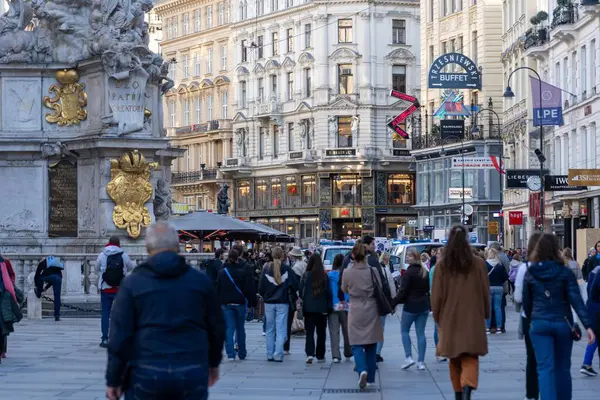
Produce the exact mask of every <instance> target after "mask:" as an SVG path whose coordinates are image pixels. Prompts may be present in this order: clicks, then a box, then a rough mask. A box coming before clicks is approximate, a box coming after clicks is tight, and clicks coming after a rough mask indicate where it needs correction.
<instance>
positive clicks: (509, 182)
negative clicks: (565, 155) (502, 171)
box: [506, 169, 550, 189]
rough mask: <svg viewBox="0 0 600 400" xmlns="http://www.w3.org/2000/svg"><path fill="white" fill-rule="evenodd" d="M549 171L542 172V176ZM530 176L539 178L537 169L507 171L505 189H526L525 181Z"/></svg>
mask: <svg viewBox="0 0 600 400" xmlns="http://www.w3.org/2000/svg"><path fill="white" fill-rule="evenodd" d="M549 173H550V171H548V170H547V169H545V170H544V176H546V175H548V174H549ZM532 176H540V170H539V169H507V170H506V189H527V179H529V178H531V177H532Z"/></svg>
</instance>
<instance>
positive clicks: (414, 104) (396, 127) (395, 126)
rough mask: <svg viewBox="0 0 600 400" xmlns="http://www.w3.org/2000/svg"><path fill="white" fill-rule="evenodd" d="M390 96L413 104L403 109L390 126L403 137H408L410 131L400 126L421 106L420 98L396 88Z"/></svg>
mask: <svg viewBox="0 0 600 400" xmlns="http://www.w3.org/2000/svg"><path fill="white" fill-rule="evenodd" d="M390 96H393V97H396V98H397V99H400V100H404V101H408V102H410V103H411V105H410V106H409V107H408V108H407V109H406V110H404V111H402V112H401V113H400V114H399V115H398V116H397V117H396V118H394V119H393V120H392V121H390V123H388V127H389V128H390V129H391V130H393V131H394V132H396V133H397V134H398V135H400V136H401V137H403V138H405V139H408V133H407V132H406V131H405V130H404V129H402V128H401V127H400V125H402V123H403V122H404V121H405V120H406V118H408V117H409V115H410V114H412V113H414V112H415V111H416V110H417V109H418V108H419V100H417V98H416V97H413V96H409V95H407V94H406V93H401V92H398V91H396V90H392V91H391V93H390Z"/></svg>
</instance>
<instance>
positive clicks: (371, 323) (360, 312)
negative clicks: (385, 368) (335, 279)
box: [342, 242, 383, 389]
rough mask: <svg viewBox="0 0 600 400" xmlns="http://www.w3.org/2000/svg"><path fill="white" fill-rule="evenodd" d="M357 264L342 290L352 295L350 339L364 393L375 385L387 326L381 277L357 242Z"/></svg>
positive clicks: (348, 271)
mask: <svg viewBox="0 0 600 400" xmlns="http://www.w3.org/2000/svg"><path fill="white" fill-rule="evenodd" d="M352 258H353V260H354V261H353V263H352V264H350V265H349V266H348V267H347V268H346V269H345V270H344V271H343V274H342V290H343V291H344V292H346V293H348V294H349V295H350V312H349V314H348V337H349V339H350V344H351V345H352V354H353V355H354V363H355V369H354V370H355V371H356V372H357V373H358V376H359V380H358V386H359V387H360V388H361V389H364V388H365V387H366V386H367V385H369V384H373V383H375V370H376V368H377V358H376V357H377V353H376V352H377V343H378V342H382V341H383V325H382V323H381V317H380V316H379V310H378V309H377V302H376V301H375V297H373V296H374V293H375V292H374V291H375V285H374V284H373V277H375V280H376V281H377V285H378V287H381V280H380V278H379V274H378V273H377V271H376V270H375V274H372V273H371V267H370V266H369V265H368V264H367V263H366V257H365V248H364V245H363V244H362V243H361V242H357V243H356V244H355V245H354V247H353V248H352Z"/></svg>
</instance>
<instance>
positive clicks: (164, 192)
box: [154, 179, 172, 221]
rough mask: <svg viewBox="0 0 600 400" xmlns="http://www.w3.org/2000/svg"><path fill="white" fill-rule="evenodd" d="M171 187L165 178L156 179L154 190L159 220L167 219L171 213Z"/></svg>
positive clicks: (155, 211) (155, 214)
mask: <svg viewBox="0 0 600 400" xmlns="http://www.w3.org/2000/svg"><path fill="white" fill-rule="evenodd" d="M171 204H172V199H171V189H169V185H168V183H167V182H166V181H165V180H164V179H159V180H158V181H156V190H155V191H154V216H155V217H156V220H157V221H160V220H167V219H169V216H170V215H171Z"/></svg>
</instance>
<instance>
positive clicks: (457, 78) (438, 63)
mask: <svg viewBox="0 0 600 400" xmlns="http://www.w3.org/2000/svg"><path fill="white" fill-rule="evenodd" d="M450 64H453V65H459V66H460V67H462V69H463V70H464V72H458V73H457V72H442V71H443V70H444V68H445V67H446V66H447V65H450ZM428 87H429V89H445V88H448V89H471V90H474V89H479V90H481V74H480V73H479V69H478V68H477V65H475V63H474V62H473V61H472V60H471V59H470V58H469V57H467V56H465V55H464V54H460V53H447V54H442V55H441V56H439V57H438V58H437V59H436V60H435V61H434V62H433V64H432V65H431V67H430V68H429V85H428Z"/></svg>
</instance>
